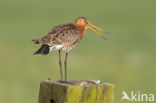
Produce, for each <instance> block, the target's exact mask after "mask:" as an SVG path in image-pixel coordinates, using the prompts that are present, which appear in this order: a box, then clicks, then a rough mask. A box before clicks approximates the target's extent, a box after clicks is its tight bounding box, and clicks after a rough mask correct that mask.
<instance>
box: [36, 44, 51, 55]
mask: <svg viewBox="0 0 156 103" xmlns="http://www.w3.org/2000/svg"><path fill="white" fill-rule="evenodd" d="M49 52H50V46H49V45H47V44H42V46H41V47H40V48H39V49H38V50H37V51H36V52H35V53H34V55H46V54H48V53H49Z"/></svg>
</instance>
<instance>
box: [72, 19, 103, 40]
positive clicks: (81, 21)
mask: <svg viewBox="0 0 156 103" xmlns="http://www.w3.org/2000/svg"><path fill="white" fill-rule="evenodd" d="M75 25H76V26H77V27H79V28H80V29H81V30H85V29H87V28H89V29H90V30H91V31H93V32H95V33H96V34H97V35H99V36H101V37H102V38H104V39H106V38H105V37H104V36H102V35H101V34H100V33H98V32H97V31H95V30H94V29H97V30H100V31H103V30H102V29H100V28H99V27H96V26H94V25H92V24H91V23H89V21H88V20H87V19H86V18H85V17H78V18H77V19H76V21H75ZM93 28H94V29H93Z"/></svg>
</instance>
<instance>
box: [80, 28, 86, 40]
mask: <svg viewBox="0 0 156 103" xmlns="http://www.w3.org/2000/svg"><path fill="white" fill-rule="evenodd" d="M80 31H81V33H80V34H79V39H80V40H81V39H82V38H83V37H84V32H85V29H84V28H80Z"/></svg>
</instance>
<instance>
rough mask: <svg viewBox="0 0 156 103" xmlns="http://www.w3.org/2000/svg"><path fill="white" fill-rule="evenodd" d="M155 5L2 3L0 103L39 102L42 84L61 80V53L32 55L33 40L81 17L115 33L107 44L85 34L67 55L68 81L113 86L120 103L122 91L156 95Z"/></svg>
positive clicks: (49, 0)
mask: <svg viewBox="0 0 156 103" xmlns="http://www.w3.org/2000/svg"><path fill="white" fill-rule="evenodd" d="M155 5H156V1H154V0H149V1H147V0H127V1H123V0H116V1H112V0H110V1H108V0H94V1H91V0H85V1H84V0H77V1H74V0H66V1H65V0H64V1H63V0H62V1H59V0H44V1H43V0H33V1H32V0H27V1H26V0H25V1H24V0H12V1H9V0H1V1H0V103H37V102H38V92H39V85H40V81H42V80H46V79H48V77H50V78H51V79H53V80H58V79H59V77H60V75H59V65H58V52H56V51H52V52H51V53H50V54H49V55H48V56H33V55H32V54H33V52H35V51H36V50H37V49H38V48H39V45H34V44H33V43H32V42H31V40H32V39H38V38H40V37H42V36H44V35H46V34H47V33H48V32H49V30H51V28H52V27H53V26H56V25H60V24H64V23H70V22H74V21H75V19H76V18H77V17H79V16H85V17H86V18H88V19H89V21H90V22H91V23H92V24H94V25H97V26H99V27H101V28H103V29H104V30H106V31H109V32H111V33H112V35H111V36H108V35H106V34H104V33H103V35H105V36H106V37H107V38H108V39H109V40H107V41H106V40H103V39H102V38H100V37H98V36H96V35H95V34H94V33H93V32H91V31H90V30H86V32H85V37H84V38H83V40H82V41H81V42H80V43H79V44H78V45H77V46H76V47H75V48H74V49H73V50H72V51H71V52H70V54H69V60H68V78H69V79H70V80H75V79H94V80H97V79H99V80H101V81H103V82H108V83H112V84H115V96H114V97H115V98H114V103H120V102H121V97H122V91H123V90H125V91H127V92H130V91H132V90H133V91H135V92H138V91H140V92H141V93H153V94H156V82H155V73H156V63H155V61H156V31H155V28H156V20H155V18H156V6H155ZM62 55H64V54H62ZM124 103H130V102H126V101H124ZM146 103H148V102H146Z"/></svg>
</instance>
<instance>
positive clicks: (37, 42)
mask: <svg viewBox="0 0 156 103" xmlns="http://www.w3.org/2000/svg"><path fill="white" fill-rule="evenodd" d="M32 42H34V43H35V44H39V43H40V41H39V40H32Z"/></svg>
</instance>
